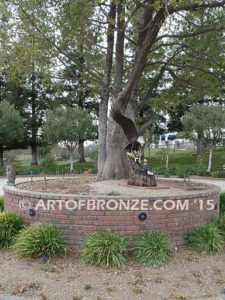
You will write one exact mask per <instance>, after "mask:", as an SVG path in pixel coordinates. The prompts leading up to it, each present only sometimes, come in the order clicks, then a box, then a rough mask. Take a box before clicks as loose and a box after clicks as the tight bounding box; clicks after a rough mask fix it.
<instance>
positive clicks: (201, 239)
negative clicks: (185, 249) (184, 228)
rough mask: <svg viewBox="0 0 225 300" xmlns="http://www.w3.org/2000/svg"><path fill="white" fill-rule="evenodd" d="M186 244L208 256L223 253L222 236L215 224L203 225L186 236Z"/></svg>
mask: <svg viewBox="0 0 225 300" xmlns="http://www.w3.org/2000/svg"><path fill="white" fill-rule="evenodd" d="M186 242H187V244H188V245H190V246H191V247H193V248H194V249H195V250H196V251H198V252H204V253H206V254H210V253H215V252H221V250H222V236H221V234H220V231H219V229H218V227H217V225H216V224H215V223H212V224H208V225H203V226H201V227H198V228H195V229H193V230H191V231H190V232H189V233H188V234H187V235H186Z"/></svg>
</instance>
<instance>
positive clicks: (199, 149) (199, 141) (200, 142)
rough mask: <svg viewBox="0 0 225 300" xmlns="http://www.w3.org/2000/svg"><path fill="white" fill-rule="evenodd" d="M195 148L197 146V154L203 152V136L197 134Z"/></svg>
mask: <svg viewBox="0 0 225 300" xmlns="http://www.w3.org/2000/svg"><path fill="white" fill-rule="evenodd" d="M196 148H197V154H198V155H200V154H202V153H203V152H204V150H205V145H204V141H203V136H199V135H198V139H197V141H196Z"/></svg>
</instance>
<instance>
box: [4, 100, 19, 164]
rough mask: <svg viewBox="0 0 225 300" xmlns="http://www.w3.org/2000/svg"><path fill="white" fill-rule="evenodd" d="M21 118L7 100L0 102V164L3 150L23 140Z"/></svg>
mask: <svg viewBox="0 0 225 300" xmlns="http://www.w3.org/2000/svg"><path fill="white" fill-rule="evenodd" d="M23 137H24V136H23V119H22V118H21V117H20V114H19V113H18V112H17V111H16V110H15V108H14V107H13V106H12V105H10V103H9V102H7V101H2V102H0V165H1V166H3V151H4V150H5V149H10V148H12V147H16V145H19V143H20V142H22V140H23Z"/></svg>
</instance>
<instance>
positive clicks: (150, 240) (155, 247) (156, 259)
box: [134, 230, 172, 267]
mask: <svg viewBox="0 0 225 300" xmlns="http://www.w3.org/2000/svg"><path fill="white" fill-rule="evenodd" d="M134 251H135V261H136V262H137V263H138V264H140V265H142V266H145V267H152V266H160V265H162V264H164V263H167V262H168V261H169V260H170V257H171V254H172V247H171V245H170V242H169V239H168V237H167V235H166V234H165V233H163V232H160V231H157V230H153V231H149V232H146V233H144V234H142V235H141V236H140V237H139V238H138V239H137V240H136V242H135V244H134Z"/></svg>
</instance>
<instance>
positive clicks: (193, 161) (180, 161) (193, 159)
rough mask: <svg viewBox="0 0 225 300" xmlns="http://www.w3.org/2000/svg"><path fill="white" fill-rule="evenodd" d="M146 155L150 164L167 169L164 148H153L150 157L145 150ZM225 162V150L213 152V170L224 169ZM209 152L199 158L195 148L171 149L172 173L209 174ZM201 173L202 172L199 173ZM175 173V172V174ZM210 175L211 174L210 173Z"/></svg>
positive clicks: (153, 166)
mask: <svg viewBox="0 0 225 300" xmlns="http://www.w3.org/2000/svg"><path fill="white" fill-rule="evenodd" d="M145 157H146V158H147V159H148V163H149V166H150V167H151V168H152V169H153V170H155V171H159V173H160V170H163V169H165V167H166V163H165V159H164V155H163V149H151V150H150V157H149V150H148V149H146V150H145ZM224 164H225V150H224V149H218V150H215V151H214V153H213V161H212V172H214V171H221V170H223V165H224ZM207 166H208V153H205V154H204V155H203V157H202V158H201V159H199V158H198V156H197V154H196V152H194V150H190V149H188V150H177V149H176V150H175V151H174V150H173V149H170V151H169V169H170V170H171V175H172V173H176V174H177V175H181V177H182V174H184V173H186V172H189V173H190V175H191V174H196V175H207V172H206V171H207ZM198 173H200V174H198ZM174 175H175V174H174ZM208 175H210V174H208Z"/></svg>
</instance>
